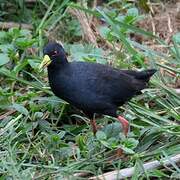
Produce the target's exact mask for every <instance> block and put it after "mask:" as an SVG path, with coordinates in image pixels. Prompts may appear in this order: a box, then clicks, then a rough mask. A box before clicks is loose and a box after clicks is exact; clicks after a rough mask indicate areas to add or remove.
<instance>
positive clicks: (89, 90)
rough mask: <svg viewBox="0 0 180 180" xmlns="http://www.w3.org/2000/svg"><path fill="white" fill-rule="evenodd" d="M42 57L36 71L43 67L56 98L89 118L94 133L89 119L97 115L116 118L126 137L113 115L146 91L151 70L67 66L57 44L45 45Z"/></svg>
mask: <svg viewBox="0 0 180 180" xmlns="http://www.w3.org/2000/svg"><path fill="white" fill-rule="evenodd" d="M43 53H44V59H43V61H42V63H41V65H40V68H42V67H46V66H47V68H48V78H49V84H50V87H51V89H52V91H53V92H54V94H55V95H56V96H58V97H59V98H61V99H63V100H65V101H67V102H68V103H70V104H72V105H74V106H75V107H77V108H79V109H81V110H82V111H83V112H84V113H85V114H86V115H87V116H88V117H89V118H90V122H91V125H92V129H93V132H94V133H96V131H97V128H96V123H95V120H94V119H93V117H94V114H95V113H98V114H104V115H109V116H112V117H116V118H117V119H118V120H119V121H120V122H121V123H122V128H123V132H124V134H125V135H127V133H128V128H129V124H128V121H127V120H126V119H124V118H123V117H121V116H118V115H117V113H116V112H117V108H118V106H121V105H123V104H124V103H125V102H126V101H128V100H130V99H131V98H132V97H133V96H135V95H138V94H140V93H141V90H142V89H144V88H146V87H147V83H148V81H149V79H150V77H151V76H152V75H153V74H154V73H155V72H156V70H155V69H149V70H144V71H141V72H138V71H132V70H119V69H116V68H112V67H110V66H107V65H102V64H97V63H90V62H68V60H67V57H66V53H65V51H64V49H63V47H62V46H61V45H60V44H58V43H48V44H47V45H46V46H45V47H44V49H43Z"/></svg>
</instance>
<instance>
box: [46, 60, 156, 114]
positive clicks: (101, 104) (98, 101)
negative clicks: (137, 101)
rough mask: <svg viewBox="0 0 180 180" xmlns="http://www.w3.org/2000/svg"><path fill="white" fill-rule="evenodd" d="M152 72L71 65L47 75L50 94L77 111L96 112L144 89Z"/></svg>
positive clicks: (81, 64)
mask: <svg viewBox="0 0 180 180" xmlns="http://www.w3.org/2000/svg"><path fill="white" fill-rule="evenodd" d="M154 72H155V71H154V70H147V71H142V72H136V71H130V70H119V69H116V68H112V67H109V66H105V65H101V64H97V63H88V62H72V63H68V64H67V65H66V67H63V68H61V69H60V70H58V72H54V74H53V73H50V77H49V79H50V82H51V84H50V85H51V87H53V88H52V89H53V90H54V93H55V94H56V95H57V96H58V97H60V98H62V99H64V100H66V101H68V102H70V103H71V104H73V105H75V106H77V107H78V108H80V109H88V110H91V111H95V109H96V110H97V111H98V108H99V109H103V108H105V106H109V105H112V106H120V105H122V104H123V103H124V102H126V101H127V100H129V99H130V98H132V97H133V96H134V95H136V94H138V93H139V92H140V91H141V90H142V89H144V88H145V87H146V84H147V82H148V80H149V78H150V76H152V74H154Z"/></svg>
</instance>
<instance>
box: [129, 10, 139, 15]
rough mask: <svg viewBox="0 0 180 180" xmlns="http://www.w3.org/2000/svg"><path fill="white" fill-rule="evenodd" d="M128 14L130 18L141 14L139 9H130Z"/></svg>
mask: <svg viewBox="0 0 180 180" xmlns="http://www.w3.org/2000/svg"><path fill="white" fill-rule="evenodd" d="M127 14H128V15H130V16H138V15H139V12H138V9H137V8H130V9H128V11H127Z"/></svg>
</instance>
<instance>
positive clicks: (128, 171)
mask: <svg viewBox="0 0 180 180" xmlns="http://www.w3.org/2000/svg"><path fill="white" fill-rule="evenodd" d="M172 162H173V163H179V162H180V154H177V155H175V156H173V157H171V158H169V159H162V161H161V162H160V161H157V160H156V161H152V162H148V163H145V164H144V165H143V168H144V170H146V171H147V170H152V169H157V168H160V167H161V166H163V165H164V166H170V165H171V164H172ZM134 170H135V167H131V168H125V169H122V170H116V171H112V172H108V173H105V174H103V175H100V176H94V177H91V178H89V180H95V179H96V180H116V179H126V178H129V177H132V175H133V174H134Z"/></svg>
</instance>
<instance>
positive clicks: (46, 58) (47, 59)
mask: <svg viewBox="0 0 180 180" xmlns="http://www.w3.org/2000/svg"><path fill="white" fill-rule="evenodd" d="M50 63H51V59H50V57H49V56H48V55H45V56H44V58H43V60H42V62H41V64H40V65H39V69H40V70H42V69H43V68H45V67H47V66H48V65H49V64H50Z"/></svg>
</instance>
